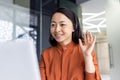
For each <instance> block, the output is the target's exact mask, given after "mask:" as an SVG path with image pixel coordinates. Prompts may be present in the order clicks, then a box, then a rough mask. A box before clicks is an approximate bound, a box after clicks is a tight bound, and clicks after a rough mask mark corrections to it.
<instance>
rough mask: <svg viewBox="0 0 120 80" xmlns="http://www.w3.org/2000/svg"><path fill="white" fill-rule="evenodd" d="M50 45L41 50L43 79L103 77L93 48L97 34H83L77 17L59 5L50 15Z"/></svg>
mask: <svg viewBox="0 0 120 80" xmlns="http://www.w3.org/2000/svg"><path fill="white" fill-rule="evenodd" d="M49 41H50V44H51V47H49V48H47V49H44V50H43V51H42V55H41V58H40V59H41V60H40V72H41V78H42V80H101V78H100V74H99V71H98V64H97V61H96V56H95V53H94V51H93V48H94V45H95V41H96V37H95V36H93V35H92V34H91V33H90V32H88V31H87V32H86V34H84V35H83V34H82V31H81V29H80V25H79V20H78V18H77V16H76V15H75V14H74V13H73V12H72V11H71V10H69V9H67V8H58V9H57V10H55V11H54V12H53V14H52V17H51V26H50V37H49Z"/></svg>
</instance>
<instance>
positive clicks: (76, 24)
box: [74, 16, 78, 30]
mask: <svg viewBox="0 0 120 80" xmlns="http://www.w3.org/2000/svg"><path fill="white" fill-rule="evenodd" d="M74 27H75V30H77V29H78V20H77V17H76V16H75V17H74Z"/></svg>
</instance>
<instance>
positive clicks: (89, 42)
mask: <svg viewBox="0 0 120 80" xmlns="http://www.w3.org/2000/svg"><path fill="white" fill-rule="evenodd" d="M95 42H96V37H95V36H93V35H92V34H91V32H88V31H87V32H86V34H84V43H82V41H81V39H79V45H80V48H81V50H82V53H83V55H84V57H85V58H86V57H88V56H91V53H92V51H93V49H94V45H95Z"/></svg>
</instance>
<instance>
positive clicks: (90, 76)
mask: <svg viewBox="0 0 120 80" xmlns="http://www.w3.org/2000/svg"><path fill="white" fill-rule="evenodd" d="M92 56H93V63H94V66H95V73H88V72H85V74H86V76H85V80H101V76H100V72H99V68H98V62H97V59H96V55H95V52H94V51H93V53H92Z"/></svg>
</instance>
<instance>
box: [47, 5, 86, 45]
mask: <svg viewBox="0 0 120 80" xmlns="http://www.w3.org/2000/svg"><path fill="white" fill-rule="evenodd" d="M57 12H59V13H62V14H64V15H65V16H66V17H67V18H69V19H70V20H71V21H72V23H73V27H74V32H73V33H72V41H73V42H74V43H76V44H78V43H79V38H80V39H81V40H82V42H84V41H83V36H82V30H81V27H80V23H79V20H78V17H77V16H76V14H75V13H74V12H73V11H72V10H70V9H68V8H65V7H60V8H57V9H56V10H55V11H54V12H53V13H52V15H51V19H52V16H53V15H54V14H55V13H57ZM49 42H50V44H51V45H52V46H56V45H57V41H56V40H55V39H54V38H53V37H52V35H51V34H50V36H49Z"/></svg>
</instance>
